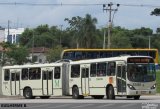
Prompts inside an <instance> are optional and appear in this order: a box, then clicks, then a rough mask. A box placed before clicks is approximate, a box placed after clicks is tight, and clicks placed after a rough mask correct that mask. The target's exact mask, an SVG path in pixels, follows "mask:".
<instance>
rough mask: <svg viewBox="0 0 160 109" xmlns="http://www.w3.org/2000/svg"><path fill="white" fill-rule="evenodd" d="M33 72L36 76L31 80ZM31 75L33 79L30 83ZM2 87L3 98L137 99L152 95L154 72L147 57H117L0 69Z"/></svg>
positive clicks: (154, 79) (153, 92)
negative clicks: (89, 97)
mask: <svg viewBox="0 0 160 109" xmlns="http://www.w3.org/2000/svg"><path fill="white" fill-rule="evenodd" d="M35 70H38V72H39V76H35V74H34V73H35ZM32 72H34V73H33V74H34V78H35V77H36V79H30V78H31V76H32ZM56 74H58V76H57V77H56ZM25 75H27V79H25ZM2 84H3V85H2V92H3V94H4V95H22V96H24V97H25V98H35V97H36V96H40V97H41V98H49V97H50V96H67V95H71V96H72V97H73V98H75V99H80V98H84V97H86V96H92V97H93V98H96V99H102V98H103V97H104V96H106V97H107V99H115V96H126V97H127V98H134V99H139V98H140V96H141V95H146V94H148V95H151V94H155V93H156V71H155V64H154V60H153V58H151V57H148V56H121V57H112V58H100V59H90V60H80V61H71V62H64V63H63V62H60V63H51V64H35V65H20V66H6V67H3V69H2Z"/></svg>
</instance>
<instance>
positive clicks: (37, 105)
mask: <svg viewBox="0 0 160 109" xmlns="http://www.w3.org/2000/svg"><path fill="white" fill-rule="evenodd" d="M48 105H49V104H42V105H39V104H36V106H29V107H25V108H35V107H42V106H45V107H46V106H48ZM27 106H28V104H27Z"/></svg>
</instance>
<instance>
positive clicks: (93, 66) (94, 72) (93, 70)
mask: <svg viewBox="0 0 160 109" xmlns="http://www.w3.org/2000/svg"><path fill="white" fill-rule="evenodd" d="M90 77H96V64H91V72H90Z"/></svg>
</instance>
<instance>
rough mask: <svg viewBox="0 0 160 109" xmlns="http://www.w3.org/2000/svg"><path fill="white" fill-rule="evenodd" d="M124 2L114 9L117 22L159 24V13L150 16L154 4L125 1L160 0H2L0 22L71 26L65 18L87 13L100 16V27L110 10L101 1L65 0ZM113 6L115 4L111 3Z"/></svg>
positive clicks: (152, 0)
mask: <svg viewBox="0 0 160 109" xmlns="http://www.w3.org/2000/svg"><path fill="white" fill-rule="evenodd" d="M110 2H112V3H113V4H121V5H120V6H119V7H118V11H117V12H116V13H115V16H114V19H113V23H114V26H121V27H123V28H126V29H135V28H141V27H146V28H151V29H153V30H154V31H155V30H156V28H158V27H160V16H151V15H150V13H151V11H153V10H154V8H155V7H146V6H141V7H140V6H139V7H137V6H124V5H153V6H157V7H158V6H159V7H160V0H0V15H1V17H0V26H2V27H5V28H7V25H8V24H7V22H8V20H9V21H10V28H17V27H24V28H26V27H28V28H35V27H37V26H39V25H41V24H48V25H49V26H58V27H59V28H60V25H63V27H62V28H63V29H64V28H66V27H68V26H69V25H68V23H67V22H65V21H64V19H65V18H70V19H71V18H72V17H74V16H80V17H85V15H86V14H90V15H91V16H92V17H93V18H94V17H95V18H97V20H98V23H97V27H98V28H101V27H104V26H106V25H107V24H108V19H109V13H108V11H107V12H106V11H103V6H102V5H92V6H75V5H72V6H66V5H63V4H109V3H110ZM2 3H34V4H61V3H62V5H50V6H49V5H47V6H35V5H4V4H2ZM112 7H113V9H115V8H116V5H113V6H112Z"/></svg>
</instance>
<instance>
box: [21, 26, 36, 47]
mask: <svg viewBox="0 0 160 109" xmlns="http://www.w3.org/2000/svg"><path fill="white" fill-rule="evenodd" d="M31 39H33V29H29V28H26V29H25V30H24V32H23V33H22V35H21V36H20V40H19V41H20V45H22V46H26V47H32V40H31Z"/></svg>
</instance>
